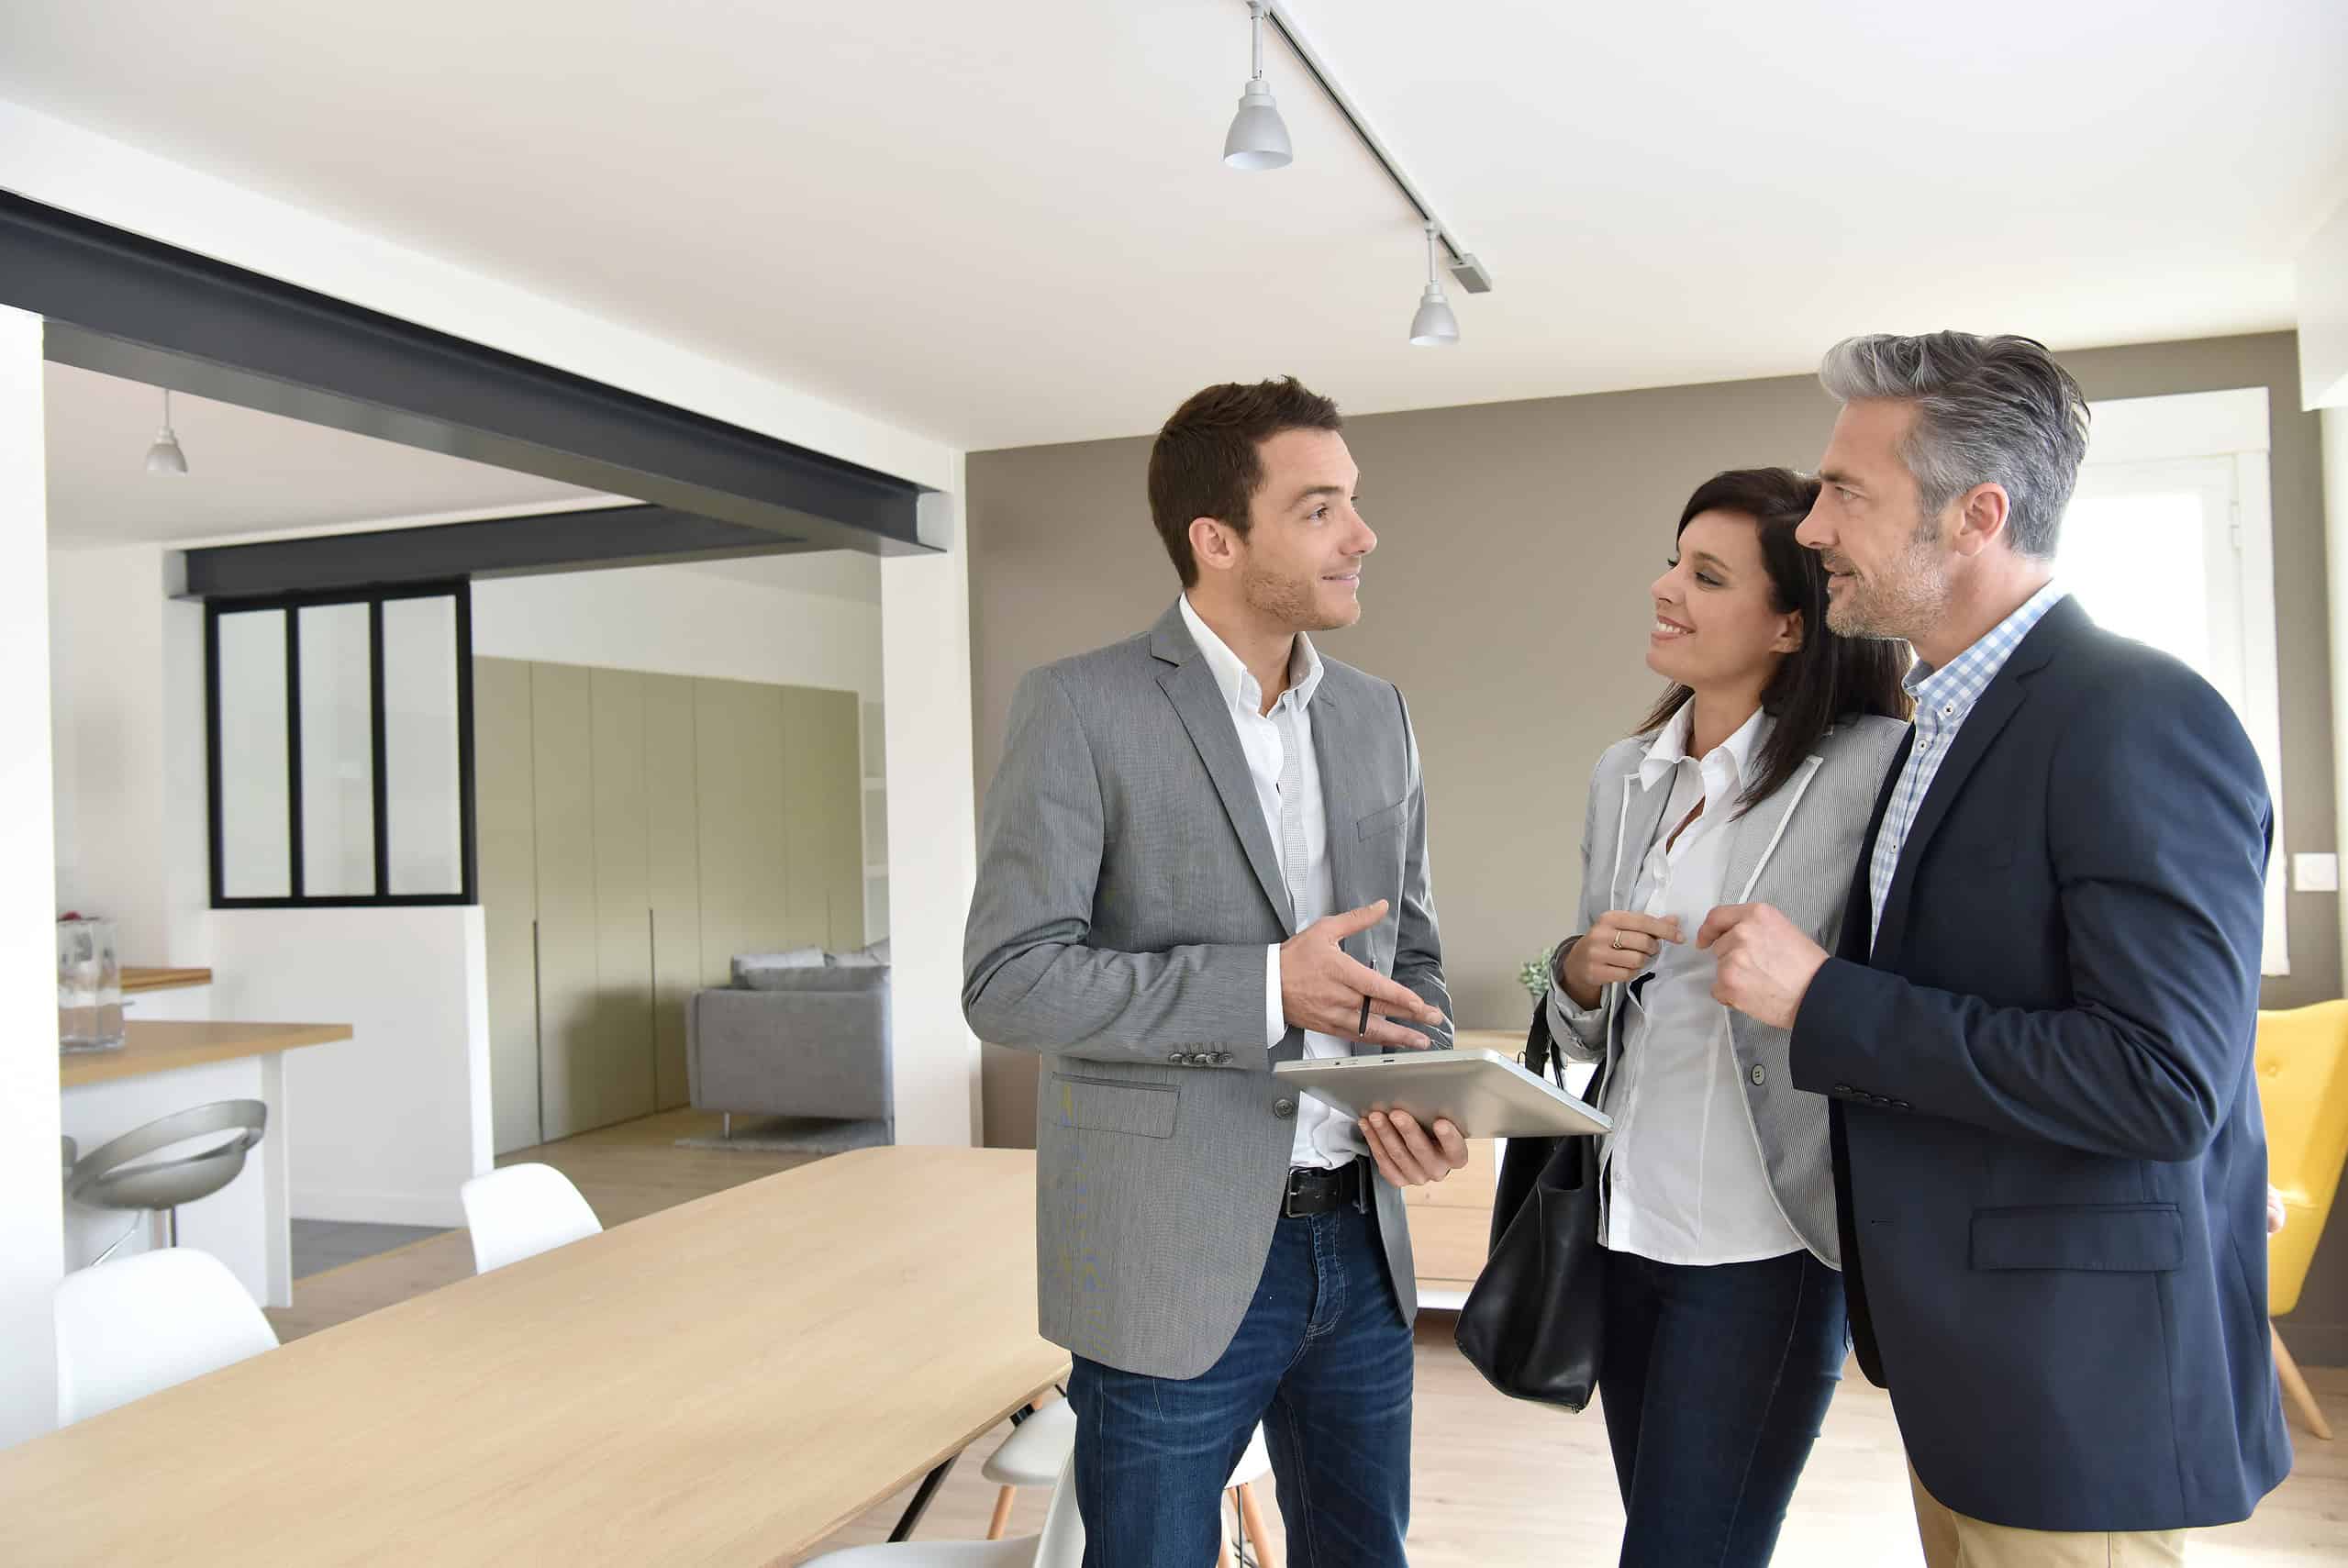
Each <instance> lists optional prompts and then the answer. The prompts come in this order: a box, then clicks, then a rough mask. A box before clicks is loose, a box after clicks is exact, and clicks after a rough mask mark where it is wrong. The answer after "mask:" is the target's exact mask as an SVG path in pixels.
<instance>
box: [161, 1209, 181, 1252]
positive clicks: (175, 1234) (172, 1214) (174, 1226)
mask: <svg viewBox="0 0 2348 1568" xmlns="http://www.w3.org/2000/svg"><path fill="white" fill-rule="evenodd" d="M163 1212H164V1213H165V1215H167V1216H168V1217H169V1218H170V1223H171V1235H172V1240H171V1244H172V1246H174V1247H176V1246H178V1245H179V1208H178V1207H177V1206H176V1205H174V1206H173V1207H171V1208H168V1209H165V1210H164V1211H163Z"/></svg>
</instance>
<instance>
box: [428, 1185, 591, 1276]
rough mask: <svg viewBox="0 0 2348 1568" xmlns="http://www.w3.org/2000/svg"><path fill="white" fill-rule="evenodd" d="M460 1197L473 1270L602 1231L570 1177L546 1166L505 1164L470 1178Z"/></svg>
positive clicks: (486, 1269)
mask: <svg viewBox="0 0 2348 1568" xmlns="http://www.w3.org/2000/svg"><path fill="white" fill-rule="evenodd" d="M460 1195H461V1196H462V1198H463V1200H464V1222H465V1226H466V1229H469V1230H471V1231H472V1232H473V1273H481V1274H485V1273H488V1272H489V1271H490V1270H492V1269H502V1268H504V1267H505V1266H506V1264H507V1263H518V1262H521V1261H522V1260H523V1259H524V1258H534V1257H536V1256H538V1254H540V1252H544V1251H551V1250H552V1249H553V1248H556V1247H562V1246H567V1245H569V1244H570V1243H571V1242H573V1241H576V1240H581V1239H582V1238H584V1237H588V1236H599V1235H601V1234H602V1233H603V1222H602V1221H601V1220H599V1219H597V1218H595V1210H594V1209H592V1208H589V1207H587V1200H586V1199H585V1198H583V1197H581V1196H580V1195H579V1189H578V1188H576V1187H574V1186H573V1185H572V1184H571V1178H570V1177H568V1176H566V1175H564V1174H563V1173H562V1172H560V1171H558V1170H556V1169H555V1168H554V1167H553V1166H551V1165H507V1166H506V1167H505V1168H504V1169H502V1170H496V1171H492V1172H490V1173H489V1174H487V1175H485V1176H475V1177H473V1180H471V1181H469V1182H467V1183H466V1184H464V1188H463V1190H462V1193H461V1194H460Z"/></svg>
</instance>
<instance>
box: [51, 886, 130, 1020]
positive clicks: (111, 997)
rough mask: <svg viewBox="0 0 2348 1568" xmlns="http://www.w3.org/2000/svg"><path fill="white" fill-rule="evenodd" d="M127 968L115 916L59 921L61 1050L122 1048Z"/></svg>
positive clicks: (58, 1008) (58, 997) (73, 917)
mask: <svg viewBox="0 0 2348 1568" xmlns="http://www.w3.org/2000/svg"><path fill="white" fill-rule="evenodd" d="M122 1041H123V1031H122V968H121V964H120V962H119V961H118V960H117V958H116V956H115V951H114V922H113V921H112V920H96V919H83V918H82V917H79V916H68V917H65V918H64V919H61V920H60V921H58V922H57V1043H58V1049H59V1050H61V1051H118V1050H120V1049H121V1048H122Z"/></svg>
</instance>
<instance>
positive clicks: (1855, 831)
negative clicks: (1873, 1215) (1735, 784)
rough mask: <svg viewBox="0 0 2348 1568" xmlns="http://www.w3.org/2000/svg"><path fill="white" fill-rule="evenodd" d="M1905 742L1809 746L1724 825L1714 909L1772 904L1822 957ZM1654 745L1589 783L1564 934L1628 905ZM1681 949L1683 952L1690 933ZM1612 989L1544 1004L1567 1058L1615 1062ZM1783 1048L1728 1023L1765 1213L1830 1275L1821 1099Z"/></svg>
mask: <svg viewBox="0 0 2348 1568" xmlns="http://www.w3.org/2000/svg"><path fill="white" fill-rule="evenodd" d="M1907 734H1908V726H1907V725H1905V724H1902V723H1900V722H1899V721H1898V720H1897V719H1891V718H1877V717H1867V718H1858V719H1851V720H1846V721H1844V722H1843V723H1842V724H1841V725H1840V726H1838V727H1836V728H1833V729H1831V730H1829V731H1827V733H1826V734H1825V735H1823V736H1821V737H1819V743H1818V745H1817V746H1816V747H1815V748H1814V749H1813V750H1812V751H1811V753H1810V757H1809V760H1808V762H1804V763H1803V764H1802V765H1801V766H1800V767H1799V768H1797V769H1796V770H1795V772H1794V776H1793V777H1792V778H1790V779H1788V780H1786V783H1785V784H1782V785H1780V786H1779V787H1778V789H1777V791H1776V793H1775V794H1774V795H1769V796H1768V797H1766V798H1765V799H1764V800H1762V801H1760V802H1758V803H1757V804H1755V805H1754V806H1753V807H1752V809H1750V810H1748V811H1746V812H1745V813H1744V814H1743V815H1742V816H1741V817H1737V818H1736V819H1735V820H1734V821H1733V822H1732V823H1731V824H1730V831H1731V832H1732V833H1734V834H1735V838H1734V839H1733V840H1731V841H1730V845H1729V863H1728V871H1727V874H1726V875H1725V876H1724V877H1723V878H1722V879H1721V886H1720V892H1721V902H1722V903H1724V904H1774V905H1775V906H1777V907H1778V908H1779V909H1780V910H1782V911H1784V912H1785V914H1786V917H1787V918H1789V919H1791V920H1792V921H1793V922H1794V924H1795V925H1797V926H1798V927H1800V928H1801V929H1803V930H1805V931H1808V933H1809V934H1810V936H1811V937H1812V938H1813V939H1814V940H1816V941H1817V942H1818V944H1819V946H1820V947H1822V948H1824V949H1826V951H1829V952H1832V951H1835V943H1836V941H1837V940H1838V939H1839V938H1840V937H1841V935H1842V912H1843V908H1844V906H1845V905H1847V904H1848V903H1849V901H1850V897H1851V877H1852V873H1853V871H1854V870H1855V869H1856V867H1857V864H1858V859H1859V851H1860V848H1861V846H1862V845H1863V844H1864V841H1865V839H1866V836H1867V824H1868V821H1869V820H1870V819H1871V818H1872V817H1874V815H1875V797H1876V795H1878V794H1879V793H1880V792H1881V790H1882V788H1883V782H1884V775H1885V773H1887V772H1888V771H1889V770H1890V767H1891V763H1892V759H1893V758H1894V757H1895V756H1896V755H1897V753H1898V751H1899V746H1900V742H1901V741H1902V740H1904V739H1906V737H1907ZM1652 740H1653V736H1649V735H1641V736H1633V737H1632V738H1631V739H1630V740H1619V741H1617V742H1615V744H1614V745H1612V746H1610V747H1608V749H1607V751H1606V754H1605V755H1604V756H1602V757H1600V758H1599V759H1598V765H1597V770H1596V771H1595V772H1594V773H1591V775H1590V806H1589V815H1588V816H1587V817H1586V818H1585V819H1584V821H1583V824H1582V909H1581V918H1580V920H1579V922H1578V923H1577V925H1576V926H1575V929H1576V930H1581V931H1586V930H1588V929H1590V928H1591V927H1592V926H1594V925H1596V924H1597V919H1598V917H1599V916H1601V915H1604V914H1606V913H1607V912H1608V910H1612V909H1621V908H1625V907H1627V906H1629V903H1630V890H1631V884H1632V883H1633V881H1635V880H1636V878H1637V876H1638V873H1639V862H1640V861H1641V858H1642V857H1643V856H1644V855H1645V854H1646V852H1647V847H1648V846H1649V845H1651V844H1653V842H1654V840H1655V834H1656V831H1657V830H1658V829H1659V828H1661V826H1662V818H1663V813H1664V805H1665V803H1666V801H1667V800H1668V797H1669V796H1670V795H1671V791H1670V790H1669V789H1668V788H1666V787H1664V785H1663V784H1657V785H1656V786H1655V787H1654V788H1653V789H1641V787H1640V784H1639V764H1640V762H1641V760H1642V759H1643V758H1644V757H1645V756H1646V754H1647V748H1648V745H1649V744H1650V742H1651V741H1652ZM1686 939H1687V940H1689V941H1691V942H1692V941H1694V940H1696V933H1695V932H1694V931H1688V932H1686ZM1553 962H1554V961H1553V959H1552V963H1553ZM1623 990H1624V987H1622V986H1620V985H1609V986H1608V987H1607V988H1606V992H1605V995H1602V996H1600V997H1599V999H1598V1005H1597V1006H1595V1007H1593V1008H1591V1009H1590V1010H1589V1011H1588V1012H1578V1011H1575V1008H1574V1004H1573V1002H1572V1000H1571V999H1570V998H1569V997H1567V996H1566V995H1565V993H1564V991H1563V988H1562V987H1560V988H1557V989H1553V990H1552V991H1551V992H1550V994H1549V1025H1550V1032H1551V1034H1552V1036H1553V1037H1554V1038H1555V1040H1556V1041H1557V1044H1558V1047H1559V1048H1560V1049H1561V1050H1562V1051H1564V1052H1565V1054H1566V1055H1567V1056H1569V1057H1571V1058H1573V1059H1574V1060H1575V1061H1578V1062H1596V1061H1597V1060H1598V1059H1599V1057H1600V1055H1601V1054H1603V1055H1604V1056H1605V1058H1606V1060H1607V1061H1608V1063H1609V1064H1611V1063H1612V1062H1613V1060H1614V1057H1615V1055H1616V1054H1617V1053H1618V1052H1619V1051H1621V1049H1622V1000H1623V996H1622V994H1623ZM1791 1038H1792V1037H1791V1036H1790V1035H1788V1034H1787V1033H1786V1030H1784V1029H1771V1028H1770V1027H1768V1026H1767V1025H1766V1024H1761V1023H1756V1022H1754V1021H1753V1019H1751V1018H1747V1017H1745V1016H1744V1015H1743V1014H1742V1013H1738V1012H1731V1013H1730V1015H1729V1040H1730V1047H1731V1048H1732V1049H1733V1050H1734V1051H1735V1052H1736V1058H1737V1076H1738V1077H1739V1078H1740V1079H1741V1080H1742V1082H1743V1084H1744V1090H1745V1094H1744V1104H1745V1110H1746V1113H1747V1117H1748V1119H1749V1121H1750V1122H1751V1125H1752V1128H1753V1140H1754V1142H1755V1143H1757V1144H1758V1145H1759V1146H1760V1149H1761V1158H1762V1162H1763V1164H1764V1165H1765V1166H1766V1167H1767V1168H1768V1171H1769V1184H1770V1188H1771V1190H1772V1192H1773V1193H1774V1195H1775V1197H1776V1199H1777V1207H1778V1210H1779V1212H1781V1213H1782V1214H1784V1215H1785V1217H1786V1223H1787V1224H1788V1225H1791V1226H1792V1227H1793V1228H1794V1231H1795V1233H1796V1234H1797V1235H1798V1236H1800V1237H1801V1239H1802V1240H1803V1241H1804V1242H1805V1243H1806V1244H1807V1245H1808V1247H1809V1250H1810V1251H1812V1252H1813V1253H1815V1254H1817V1256H1818V1257H1819V1261H1821V1262H1826V1263H1829V1264H1831V1265H1832V1266H1834V1267H1836V1268H1840V1267H1842V1247H1841V1244H1840V1241H1839V1240H1838V1238H1837V1234H1836V1230H1835V1223H1834V1165H1833V1161H1832V1158H1831V1155H1830V1154H1829V1152H1828V1150H1827V1118H1826V1100H1825V1099H1824V1097H1822V1096H1820V1095H1810V1094H1805V1093H1803V1092H1802V1091H1801V1090H1799V1089H1797V1088H1795V1087H1794V1077H1793V1074H1792V1073H1790V1072H1789V1071H1787V1069H1786V1045H1787V1042H1788V1041H1789V1040H1791Z"/></svg>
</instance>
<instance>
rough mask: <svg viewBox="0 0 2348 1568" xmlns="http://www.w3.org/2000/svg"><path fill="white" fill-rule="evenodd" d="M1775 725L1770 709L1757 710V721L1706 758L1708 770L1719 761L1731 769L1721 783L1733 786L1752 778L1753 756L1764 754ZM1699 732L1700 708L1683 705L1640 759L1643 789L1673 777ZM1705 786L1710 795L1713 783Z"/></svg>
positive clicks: (1691, 703)
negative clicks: (1758, 753) (1697, 723)
mask: <svg viewBox="0 0 2348 1568" xmlns="http://www.w3.org/2000/svg"><path fill="white" fill-rule="evenodd" d="M1774 724H1775V720H1774V719H1772V718H1771V717H1769V713H1768V710H1767V709H1765V708H1755V709H1754V710H1753V717H1751V718H1748V719H1746V720H1745V721H1744V723H1743V724H1742V725H1740V726H1739V727H1738V728H1737V732H1736V733H1735V734H1734V735H1731V736H1730V737H1729V738H1728V739H1727V740H1724V741H1722V742H1721V743H1720V744H1719V745H1718V746H1716V747H1714V748H1713V749H1712V751H1710V752H1709V753H1708V755H1707V756H1706V757H1705V758H1704V763H1705V766H1706V768H1707V770H1709V769H1710V766H1711V764H1712V763H1713V762H1714V761H1715V760H1716V759H1717V760H1719V762H1723V763H1725V764H1726V765H1727V767H1728V769H1729V776H1728V777H1727V778H1726V779H1725V780H1723V781H1721V782H1722V783H1723V784H1727V785H1731V786H1733V785H1736V784H1741V783H1742V781H1743V780H1745V779H1747V778H1750V777H1751V776H1752V775H1753V753H1754V752H1756V751H1760V750H1761V742H1762V740H1764V738H1765V737H1766V736H1767V735H1768V733H1769V731H1770V728H1771V727H1772V726H1773V725H1774ZM1695 728H1696V704H1695V702H1694V701H1693V700H1692V699H1691V700H1690V701H1688V702H1685V703H1683V704H1681V705H1680V709H1679V711H1678V712H1677V713H1675V714H1674V715H1672V717H1671V722H1670V723H1668V724H1666V725H1664V727H1663V728H1661V729H1659V730H1657V731H1656V732H1655V739H1654V740H1653V742H1652V743H1651V744H1650V745H1649V746H1648V747H1647V754H1646V755H1645V756H1644V757H1642V758H1641V759H1640V761H1639V787H1640V788H1641V789H1653V788H1654V787H1655V785H1657V784H1660V783H1662V782H1663V781H1664V779H1666V778H1668V777H1670V776H1671V773H1672V770H1673V769H1675V768H1676V767H1678V766H1679V765H1680V763H1682V762H1686V760H1687V746H1688V742H1689V740H1691V739H1692V738H1693V734H1694V730H1695ZM1705 782H1706V785H1707V793H1709V792H1710V785H1711V784H1712V781H1711V780H1709V779H1708V780H1706V781H1705Z"/></svg>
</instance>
